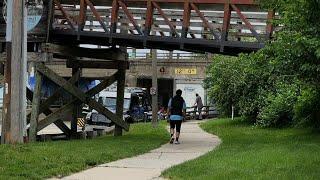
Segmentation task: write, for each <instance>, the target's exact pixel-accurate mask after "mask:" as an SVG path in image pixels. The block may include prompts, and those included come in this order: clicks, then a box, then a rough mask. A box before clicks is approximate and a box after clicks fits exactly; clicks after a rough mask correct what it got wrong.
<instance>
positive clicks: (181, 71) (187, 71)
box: [175, 68, 197, 75]
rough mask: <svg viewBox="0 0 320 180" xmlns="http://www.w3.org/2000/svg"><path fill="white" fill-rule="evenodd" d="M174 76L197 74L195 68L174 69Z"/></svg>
mask: <svg viewBox="0 0 320 180" xmlns="http://www.w3.org/2000/svg"><path fill="white" fill-rule="evenodd" d="M175 74H182V75H194V74H197V69H196V68H175Z"/></svg>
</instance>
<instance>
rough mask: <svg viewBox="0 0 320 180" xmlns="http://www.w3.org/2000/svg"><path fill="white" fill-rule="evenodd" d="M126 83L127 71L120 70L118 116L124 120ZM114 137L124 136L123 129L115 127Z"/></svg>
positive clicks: (118, 78)
mask: <svg viewBox="0 0 320 180" xmlns="http://www.w3.org/2000/svg"><path fill="white" fill-rule="evenodd" d="M125 81H126V70H125V69H124V68H121V69H119V70H118V76H117V109H116V115H117V116H118V118H119V119H123V103H124V88H125ZM114 136H122V128H121V127H120V126H118V125H115V129H114Z"/></svg>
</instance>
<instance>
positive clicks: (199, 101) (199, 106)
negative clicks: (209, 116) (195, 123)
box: [194, 93, 203, 120]
mask: <svg viewBox="0 0 320 180" xmlns="http://www.w3.org/2000/svg"><path fill="white" fill-rule="evenodd" d="M194 106H196V108H197V111H198V113H199V118H198V119H199V120H202V108H203V103H202V99H201V97H200V96H199V94H198V93H197V94H196V102H195V103H194Z"/></svg>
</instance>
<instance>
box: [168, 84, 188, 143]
mask: <svg viewBox="0 0 320 180" xmlns="http://www.w3.org/2000/svg"><path fill="white" fill-rule="evenodd" d="M181 95H182V91H181V90H180V89H178V90H177V91H176V95H175V96H174V97H173V98H171V99H170V100H169V103H168V117H169V119H170V136H171V137H170V144H172V143H173V142H174V143H175V144H180V142H179V136H180V130H181V123H182V120H183V119H184V117H185V114H186V103H185V101H184V99H183V98H182V97H181ZM174 135H175V138H174Z"/></svg>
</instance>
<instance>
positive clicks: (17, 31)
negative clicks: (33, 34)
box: [1, 0, 27, 144]
mask: <svg viewBox="0 0 320 180" xmlns="http://www.w3.org/2000/svg"><path fill="white" fill-rule="evenodd" d="M26 37H27V32H26V9H25V1H22V0H11V1H8V2H7V28H6V44H7V45H6V46H7V47H6V52H7V61H6V64H5V80H4V85H5V88H4V103H3V123H2V138H1V142H2V143H6V144H8V143H11V144H15V143H23V137H24V135H26V131H25V124H26V75H27V62H26V54H27V53H26V51H27V49H26V43H27V41H26Z"/></svg>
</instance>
